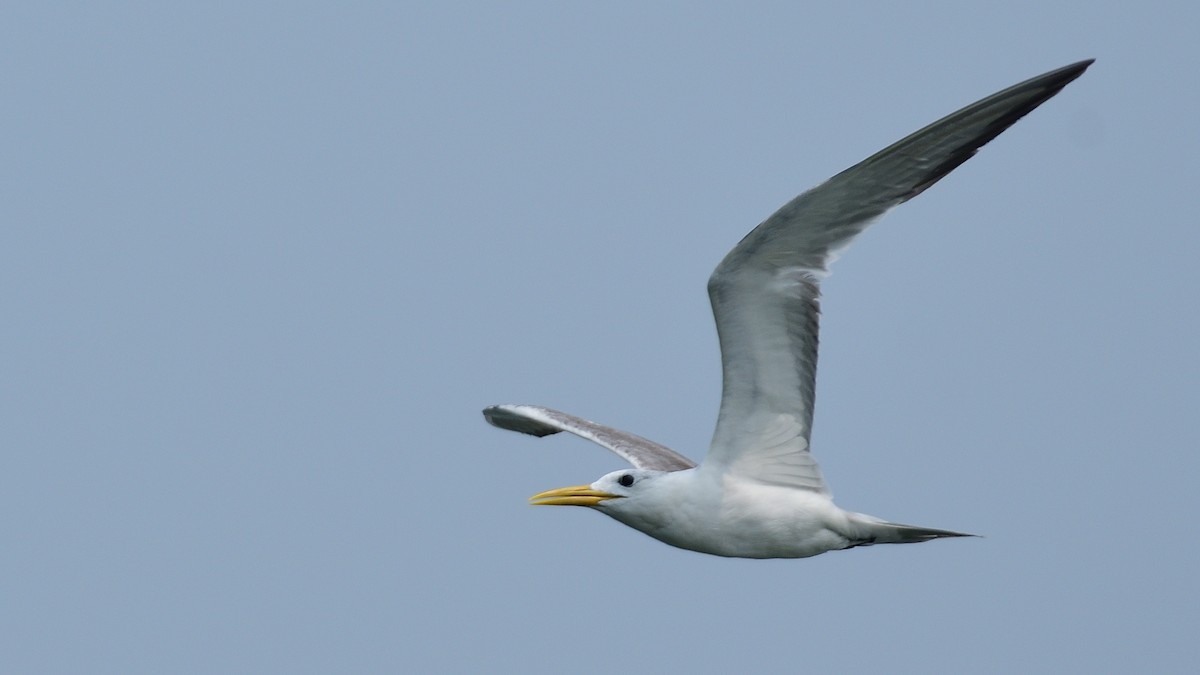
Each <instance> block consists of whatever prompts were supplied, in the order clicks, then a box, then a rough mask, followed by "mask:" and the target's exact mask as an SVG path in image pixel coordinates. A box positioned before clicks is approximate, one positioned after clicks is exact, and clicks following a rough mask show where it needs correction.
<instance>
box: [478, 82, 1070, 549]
mask: <svg viewBox="0 0 1200 675" xmlns="http://www.w3.org/2000/svg"><path fill="white" fill-rule="evenodd" d="M1091 63H1092V61H1091V60H1087V61H1081V62H1079V63H1075V64H1072V65H1069V66H1066V67H1063V68H1059V69H1058V70H1053V71H1050V72H1048V73H1046V74H1044V75H1039V76H1037V77H1035V78H1033V79H1030V80H1027V81H1025V82H1022V83H1020V84H1017V85H1014V86H1012V87H1009V88H1008V89H1005V90H1003V91H1001V92H998V93H996V94H993V95H991V96H988V97H987V98H985V99H982V100H980V101H978V102H976V103H972V104H971V105H969V106H967V107H965V108H963V109H962V110H959V111H958V112H956V113H953V114H951V115H949V116H947V117H945V118H943V119H941V120H938V121H937V122H934V123H933V124H931V125H929V126H927V127H925V128H924V129H921V130H920V131H918V132H916V133H914V134H912V135H911V136H908V137H907V138H905V139H903V140H901V141H899V142H898V143H895V144H894V145H891V146H889V147H887V148H885V149H883V150H881V151H879V152H878V153H876V154H874V155H872V156H871V157H868V158H867V159H866V160H864V161H862V162H860V163H858V164H856V165H854V166H852V167H850V168H849V169H846V170H845V171H843V172H841V173H839V174H838V175H836V176H834V177H833V178H830V179H829V180H827V181H825V182H824V183H822V184H820V185H818V186H817V187H815V188H813V189H811V190H809V191H807V192H805V193H803V194H801V195H800V196H798V197H796V198H795V199H793V200H792V201H790V202H788V203H787V204H785V205H784V206H783V208H781V209H779V210H778V211H777V212H775V214H774V215H772V216H771V217H770V218H767V219H766V221H764V222H763V223H762V224H761V225H759V226H758V227H756V228H755V229H754V230H753V231H751V232H750V234H748V235H746V237H745V238H744V239H742V241H741V242H739V243H738V245H737V246H735V247H734V248H733V250H732V251H730V252H729V254H728V255H726V256H725V259H724V260H722V261H721V264H719V265H717V268H716V270H715V271H714V272H713V274H712V277H710V278H709V280H708V295H709V298H710V300H711V301H712V308H713V316H714V317H715V318H716V324H717V334H718V336H719V338H720V342H721V363H722V368H723V374H724V388H723V391H722V395H721V408H720V413H719V415H718V417H717V427H716V431H715V432H714V434H713V439H712V445H711V446H710V448H709V451H708V455H707V456H706V457H705V458H704V461H703V462H702V463H701V464H700V465H698V466H697V465H696V463H695V462H692V461H691V460H689V459H688V458H686V457H684V456H683V455H680V454H678V453H676V452H674V451H672V450H670V449H668V448H666V447H663V446H661V445H659V444H658V443H655V442H653V441H649V440H646V439H644V438H641V437H640V436H635V435H634V434H631V433H629V432H626V431H621V430H619V429H613V428H611V427H607V426H604V425H601V424H597V423H595V422H590V421H588V420H585V419H581V418H579V417H575V416H573V415H568V414H566V413H562V412H558V411H557V410H551V409H549V408H543V407H540V406H531V405H497V406H491V407H488V408H486V409H485V410H484V411H483V414H484V417H485V418H486V419H487V421H488V422H490V423H491V424H493V425H495V426H497V427H500V428H502V429H509V430H512V431H519V432H521V433H526V434H532V435H534V436H546V435H549V434H555V433H558V432H560V431H566V432H569V433H572V434H575V435H577V436H581V437H583V438H586V439H588V440H590V441H593V442H595V443H598V444H600V445H602V446H604V447H606V448H608V449H609V450H611V451H613V452H614V453H616V454H618V455H620V456H621V457H622V458H624V459H625V460H626V461H628V462H629V463H630V464H632V465H633V468H631V469H625V470H623V471H614V472H612V473H609V474H607V475H605V476H602V477H601V478H600V479H599V480H597V481H596V482H594V483H592V484H591V485H580V486H576V487H566V488H560V489H557V490H549V491H547V492H542V493H540V494H537V495H534V496H533V497H531V498H530V501H531V502H532V503H533V504H545V505H571V506H586V507H589V508H592V509H595V510H597V511H599V512H601V513H604V514H606V515H608V516H611V517H613V518H615V519H617V520H619V521H620V522H622V523H624V524H626V525H628V526H629V527H632V528H634V529H636V530H640V531H642V532H644V533H646V534H648V535H650V536H651V537H654V538H655V539H658V540H660V541H663V542H665V543H667V544H670V545H672V546H678V547H679V548H684V549H689V550H692V551H700V552H702V553H711V554H713V555H719V556H730V557H741V558H804V557H808V556H814V555H818V554H820V553H824V552H826V551H834V550H839V549H846V548H853V547H855V546H868V545H871V544H909V543H916V542H922V541H929V540H931V539H939V538H942V537H962V536H970V535H966V534H963V533H961V532H952V531H949V530H937V529H932V528H928V527H916V526H913V525H902V524H899V523H892V522H888V521H885V520H881V519H879V518H874V517H872V516H867V515H864V514H861V513H854V512H851V511H844V510H842V509H841V508H839V507H838V506H836V505H835V504H834V503H833V498H832V496H831V494H830V491H829V488H828V487H827V486H826V484H825V479H824V478H822V476H821V471H820V469H819V468H818V466H817V462H816V460H814V459H813V456H812V455H811V454H810V452H809V435H810V433H811V431H812V418H813V393H814V388H815V379H816V368H817V322H818V315H819V303H818V298H819V295H820V284H821V281H822V280H823V279H824V278H825V277H826V276H827V275H828V273H829V265H830V263H831V262H833V260H834V259H835V258H836V257H837V254H838V253H839V252H840V251H841V250H842V249H844V248H845V247H846V246H847V245H849V244H850V242H851V241H852V240H853V239H854V237H856V236H857V235H858V234H859V233H860V232H862V231H863V230H864V229H866V227H867V225H869V224H871V223H872V222H873V221H875V220H876V219H877V218H879V217H880V216H882V215H883V214H884V213H886V212H887V211H888V210H889V209H891V208H892V207H894V206H897V205H899V204H902V203H904V202H906V201H908V200H909V199H912V198H913V197H916V196H917V195H919V194H921V193H922V192H924V191H925V190H926V189H927V188H928V187H929V186H931V185H933V184H934V183H936V182H938V181H939V180H941V179H942V178H943V177H945V176H946V174H948V173H950V172H951V171H953V170H954V169H955V168H956V167H957V166H958V165H960V164H962V163H963V162H965V161H967V160H968V159H970V158H971V156H972V155H974V154H975V152H976V151H977V150H979V148H981V147H982V146H983V145H984V144H986V143H987V142H988V141H990V140H992V139H993V138H995V137H996V136H998V135H1000V133H1001V132H1003V131H1004V130H1005V129H1007V128H1008V127H1009V126H1011V125H1012V124H1013V123H1014V122H1016V121H1017V120H1019V119H1021V118H1022V117H1024V116H1025V115H1026V114H1028V113H1029V112H1030V111H1032V110H1033V109H1034V108H1036V107H1038V106H1039V105H1041V104H1042V103H1045V102H1046V101H1047V100H1049V99H1050V98H1051V97H1052V96H1054V95H1055V94H1057V93H1058V92H1059V91H1060V90H1061V89H1062V88H1063V87H1065V86H1066V85H1067V84H1068V83H1070V82H1071V81H1072V80H1074V79H1075V78H1077V77H1079V76H1080V75H1082V74H1083V72H1084V71H1085V70H1087V68H1088V66H1089V65H1091Z"/></svg>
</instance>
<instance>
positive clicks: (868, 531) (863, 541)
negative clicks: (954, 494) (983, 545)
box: [850, 513, 979, 546]
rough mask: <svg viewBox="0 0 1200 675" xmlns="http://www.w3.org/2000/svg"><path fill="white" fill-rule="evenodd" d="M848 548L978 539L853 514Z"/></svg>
mask: <svg viewBox="0 0 1200 675" xmlns="http://www.w3.org/2000/svg"><path fill="white" fill-rule="evenodd" d="M850 524H851V529H852V533H851V537H850V540H851V544H850V546H870V545H872V544H919V543H921V542H923V541H930V540H932V539H943V538H945V537H978V536H979V535H977V534H968V533H966V532H954V531H953V530H937V529H934V528H931V527H918V526H916V525H904V524H902V523H889V522H887V521H885V520H879V519H878V518H872V517H871V516H865V515H862V514H857V513H856V514H854V516H853V517H852V520H851V523H850Z"/></svg>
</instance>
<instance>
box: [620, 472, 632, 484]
mask: <svg viewBox="0 0 1200 675" xmlns="http://www.w3.org/2000/svg"><path fill="white" fill-rule="evenodd" d="M617 482H618V483H620V484H621V485H623V486H625V487H629V486H630V485H633V476H630V475H629V474H625V475H624V476H621V477H620V478H618V479H617Z"/></svg>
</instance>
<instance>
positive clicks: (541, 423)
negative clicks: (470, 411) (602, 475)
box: [483, 405, 696, 471]
mask: <svg viewBox="0 0 1200 675" xmlns="http://www.w3.org/2000/svg"><path fill="white" fill-rule="evenodd" d="M483 417H484V419H486V420H487V421H488V423H489V424H491V425H492V426H496V427H500V428H501V429H508V430H509V431H519V432H521V433H523V434H530V435H532V436H548V435H550V434H557V433H558V432H560V431H566V432H569V433H572V434H575V435H576V436H579V437H581V438H586V439H587V440H589V441H592V442H593V443H598V444H600V445H602V446H604V447H606V448H608V449H609V450H612V451H613V452H615V453H617V454H618V455H620V456H621V457H623V458H624V459H625V460H626V461H627V462H629V463H630V464H632V465H633V466H635V467H637V468H639V469H653V470H657V471H680V470H683V469H690V468H692V467H694V466H696V463H695V462H693V461H692V460H690V459H688V458H687V457H684V456H683V455H681V454H679V453H677V452H675V451H674V450H671V449H670V448H667V447H664V446H661V445H659V444H658V443H655V442H654V441H650V440H647V439H645V438H642V437H641V436H637V435H635V434H631V433H629V432H627V431H621V430H620V429H614V428H612V427H606V426H604V425H603V424H597V423H595V422H591V421H588V420H585V419H583V418H580V417H576V416H574V415H568V414H567V413H564V412H559V411H557V410H552V409H550V408H543V407H541V406H534V405H494V406H489V407H487V408H484V409H483Z"/></svg>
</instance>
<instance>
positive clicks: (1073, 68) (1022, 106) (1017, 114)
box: [902, 59, 1096, 201]
mask: <svg viewBox="0 0 1200 675" xmlns="http://www.w3.org/2000/svg"><path fill="white" fill-rule="evenodd" d="M1095 61H1096V59H1085V60H1083V61H1079V62H1076V63H1072V64H1071V65H1069V66H1063V67H1062V68H1058V69H1057V70H1052V71H1050V72H1048V73H1043V74H1041V75H1038V76H1037V77H1033V78H1030V79H1028V80H1025V81H1024V82H1021V83H1019V84H1015V85H1013V86H1011V87H1009V88H1008V89H1005V90H1003V91H1000V92H998V93H996V94H993V95H992V96H989V97H988V98H986V99H984V100H982V101H980V102H979V103H976V104H974V105H972V106H970V107H972V108H973V107H975V106H979V105H986V104H988V103H991V102H992V101H996V100H998V99H1005V98H1009V97H1016V96H1020V95H1028V94H1033V95H1032V96H1028V98H1025V99H1024V100H1023V101H1021V102H1020V103H1017V104H1016V105H1014V106H1012V107H1011V108H1009V109H1008V110H1007V111H1005V112H1004V113H1003V114H1001V115H998V116H997V117H996V118H995V119H993V120H992V121H991V122H990V123H989V124H988V125H987V126H985V127H984V128H983V129H982V130H981V131H980V133H979V134H977V135H976V136H974V137H973V138H972V139H971V141H970V142H969V143H966V144H964V145H963V146H962V147H960V148H959V149H958V150H957V151H955V152H953V153H951V154H950V155H949V156H948V157H947V158H946V160H945V161H944V162H942V163H941V164H939V165H938V166H936V167H934V168H933V169H932V170H931V171H930V172H929V174H928V176H927V177H926V179H925V180H924V181H922V182H921V183H920V184H918V185H916V186H914V187H913V189H912V190H911V191H909V192H908V193H907V194H905V195H904V197H903V198H902V201H908V200H909V199H912V198H913V197H916V196H917V195H919V194H921V193H922V192H924V191H925V190H927V189H928V188H929V187H930V186H931V185H933V184H934V183H936V182H938V181H939V180H941V179H943V178H945V177H946V175H947V174H949V173H950V172H951V171H953V170H955V169H957V168H958V167H959V166H961V165H962V163H963V162H965V161H967V160H968V159H970V158H971V157H974V156H975V153H976V152H978V151H979V149H980V148H982V147H983V146H985V145H987V144H988V143H990V142H991V141H992V139H994V138H996V137H997V136H999V135H1000V134H1002V133H1004V130H1005V129H1008V128H1009V127H1011V126H1012V125H1013V124H1016V122H1017V120H1019V119H1021V118H1022V117H1024V116H1026V115H1028V114H1029V113H1031V112H1033V111H1034V109H1036V108H1037V107H1038V106H1040V105H1041V104H1043V103H1045V102H1046V101H1048V100H1050V99H1051V98H1054V96H1055V95H1056V94H1058V92H1060V91H1062V90H1063V87H1066V86H1067V85H1068V84H1070V83H1071V82H1073V81H1075V79H1077V78H1078V77H1079V76H1080V75H1083V73H1084V71H1086V70H1087V69H1088V66H1090V65H1092V64H1093V63H1094V62H1095ZM955 114H957V113H955ZM939 122H940V120H939ZM936 124H938V122H935V123H934V124H933V125H930V126H935V125H936ZM917 133H920V132H917Z"/></svg>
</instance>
